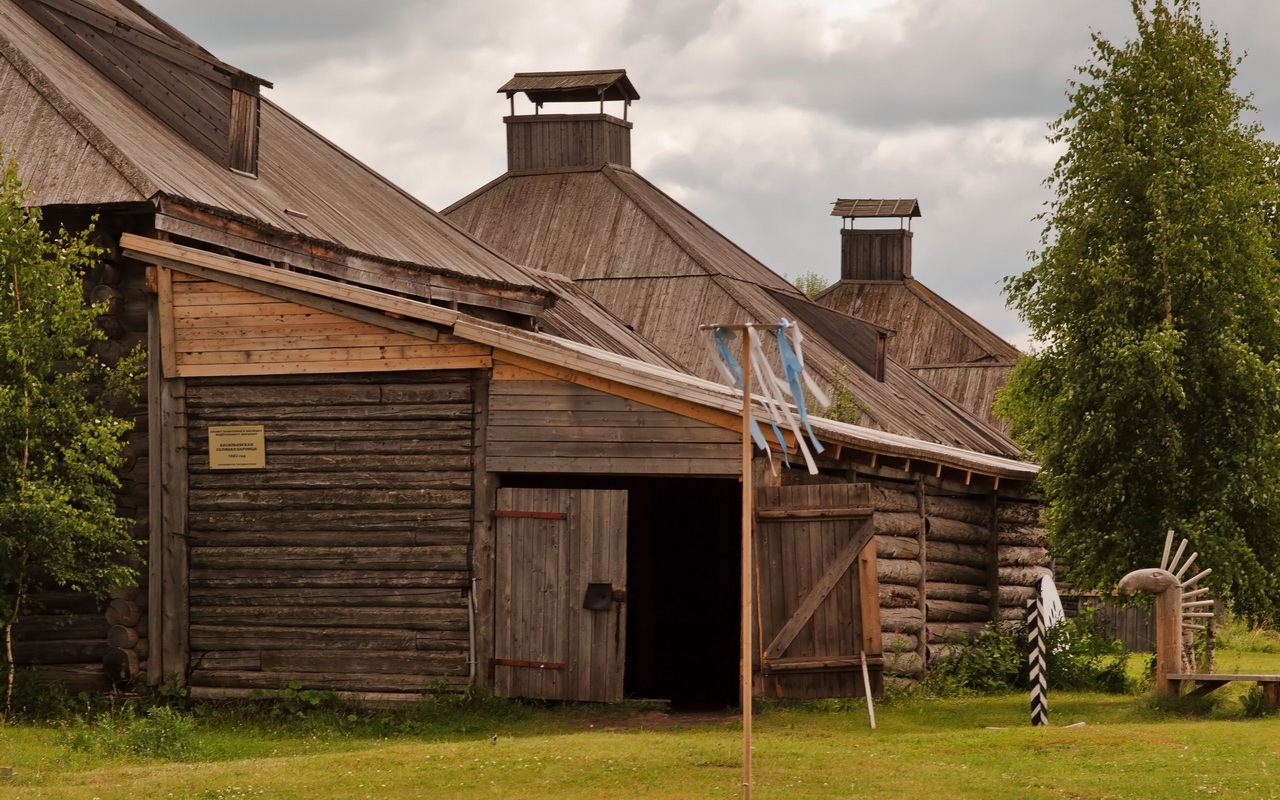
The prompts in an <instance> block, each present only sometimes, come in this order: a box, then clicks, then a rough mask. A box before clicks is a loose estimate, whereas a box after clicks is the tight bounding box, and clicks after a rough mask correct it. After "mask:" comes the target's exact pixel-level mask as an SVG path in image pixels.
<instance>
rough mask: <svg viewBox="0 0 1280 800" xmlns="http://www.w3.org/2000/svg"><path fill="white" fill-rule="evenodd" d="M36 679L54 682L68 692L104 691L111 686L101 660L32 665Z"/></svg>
mask: <svg viewBox="0 0 1280 800" xmlns="http://www.w3.org/2000/svg"><path fill="white" fill-rule="evenodd" d="M33 671H34V672H35V675H36V679H37V680H39V681H42V682H44V683H56V684H60V685H62V686H64V687H66V689H67V691H70V692H91V693H96V692H105V691H106V690H107V689H110V688H111V683H110V682H109V681H108V680H107V673H106V672H105V671H104V670H103V669H102V662H101V661H98V662H97V663H95V664H47V665H39V666H35V667H33Z"/></svg>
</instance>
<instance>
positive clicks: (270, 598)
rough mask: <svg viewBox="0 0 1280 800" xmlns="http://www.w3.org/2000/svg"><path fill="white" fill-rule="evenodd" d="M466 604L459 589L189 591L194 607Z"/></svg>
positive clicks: (407, 606) (456, 606)
mask: <svg viewBox="0 0 1280 800" xmlns="http://www.w3.org/2000/svg"><path fill="white" fill-rule="evenodd" d="M466 604H467V600H466V596H465V593H464V592H463V591H462V590H459V589H395V588H386V587H370V588H363V587H362V588H359V589H264V588H259V587H250V588H202V589H200V591H199V592H193V593H192V594H191V605H192V606H193V607H195V606H287V605H300V606H336V605H341V606H351V607H360V608H371V607H385V606H400V607H404V608H459V607H465V606H466Z"/></svg>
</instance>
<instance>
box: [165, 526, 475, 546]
mask: <svg viewBox="0 0 1280 800" xmlns="http://www.w3.org/2000/svg"><path fill="white" fill-rule="evenodd" d="M406 527H408V526H406ZM187 541H188V542H191V543H192V544H193V545H196V546H206V545H209V546H216V545H226V546H231V547H307V546H314V547H340V546H342V545H349V546H351V547H414V546H422V545H437V544H462V545H465V544H467V543H469V542H470V541H471V521H470V520H457V521H443V522H432V523H430V525H429V527H426V528H425V529H418V530H412V529H409V530H400V531H389V530H388V531H359V530H345V531H342V530H337V531H328V530H325V531H265V530H262V531H203V530H191V531H190V532H189V533H188V534H187Z"/></svg>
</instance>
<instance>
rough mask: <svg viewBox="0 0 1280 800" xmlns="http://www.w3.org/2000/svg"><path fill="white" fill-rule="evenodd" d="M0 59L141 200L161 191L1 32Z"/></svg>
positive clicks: (143, 171)
mask: <svg viewBox="0 0 1280 800" xmlns="http://www.w3.org/2000/svg"><path fill="white" fill-rule="evenodd" d="M0 55H3V56H4V57H5V59H6V60H8V62H9V63H10V64H12V65H13V67H14V69H16V70H17V71H18V73H19V74H20V75H22V77H23V78H25V79H26V81H27V83H29V84H31V86H32V88H34V89H35V90H36V91H37V92H39V93H40V96H41V97H43V98H44V99H45V101H47V102H48V103H49V105H51V106H53V109H54V110H55V111H57V112H58V114H59V115H60V116H61V117H62V118H63V119H65V120H66V121H67V124H69V125H70V126H71V127H72V128H74V129H75V131H76V133H78V134H80V135H81V136H83V137H84V138H85V141H87V142H88V143H89V146H90V147H92V148H93V149H94V150H97V151H98V154H99V155H101V156H102V157H103V158H104V159H105V160H106V162H107V163H108V164H110V165H111V166H112V167H113V168H114V169H115V170H116V172H118V173H120V177H122V178H124V180H125V182H126V183H128V184H129V185H130V186H132V187H133V188H134V190H135V191H137V192H138V194H139V195H140V198H139V199H141V200H148V199H150V198H152V197H153V196H155V194H156V193H157V192H159V191H160V189H159V187H158V186H157V185H156V184H155V183H153V182H152V181H151V179H150V178H149V177H148V175H147V174H146V171H145V170H143V169H142V167H140V166H138V165H137V164H136V163H134V162H133V161H132V160H131V159H130V158H129V157H128V156H126V155H125V154H124V152H122V151H121V150H120V148H118V147H116V145H115V144H114V143H113V142H112V141H111V139H110V137H108V136H107V135H106V134H105V133H103V132H102V129H101V128H99V127H98V126H96V125H94V124H93V123H92V122H90V121H89V118H88V117H86V116H85V115H84V113H83V112H82V111H81V110H80V109H79V108H78V107H77V106H76V104H75V103H72V102H71V101H70V100H69V99H67V96H66V95H65V94H63V93H62V91H61V90H60V89H59V88H58V87H57V86H56V85H54V83H53V81H52V80H50V79H49V76H47V75H45V74H44V73H43V72H41V71H40V69H39V68H38V67H36V65H35V64H32V63H31V61H30V60H29V59H28V58H27V57H26V56H25V55H23V54H22V51H21V50H19V49H18V48H17V47H16V46H14V44H13V42H12V41H11V40H10V39H9V37H7V36H5V35H4V33H2V32H0Z"/></svg>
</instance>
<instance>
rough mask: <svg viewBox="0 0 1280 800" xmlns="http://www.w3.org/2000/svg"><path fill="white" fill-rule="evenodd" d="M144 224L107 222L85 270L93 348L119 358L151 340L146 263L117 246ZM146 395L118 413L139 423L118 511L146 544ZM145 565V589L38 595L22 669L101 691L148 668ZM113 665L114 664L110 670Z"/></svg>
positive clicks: (19, 649) (19, 638) (21, 644)
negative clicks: (99, 307)
mask: <svg viewBox="0 0 1280 800" xmlns="http://www.w3.org/2000/svg"><path fill="white" fill-rule="evenodd" d="M44 223H45V225H46V227H48V228H50V229H52V230H55V231H56V229H57V228H58V227H63V228H66V229H67V230H83V229H84V228H86V227H87V226H88V224H89V219H88V218H87V217H85V216H79V215H74V214H64V215H60V214H58V213H56V212H53V213H47V214H46V215H45V219H44ZM131 224H133V225H136V224H138V221H136V220H133V221H130V220H127V219H124V220H122V219H121V218H118V217H117V218H107V219H104V220H102V221H100V222H99V224H98V225H97V228H96V230H95V232H94V234H93V236H92V238H91V241H92V242H93V244H95V245H96V246H98V247H100V248H102V250H103V253H104V254H103V256H102V257H101V258H100V259H99V261H98V263H97V264H96V265H95V266H94V267H93V268H92V269H91V270H89V272H88V273H87V274H86V275H85V281H84V289H85V298H86V300H88V301H90V302H93V303H102V304H105V306H106V310H105V313H103V314H102V315H101V316H100V317H98V320H97V326H98V328H99V330H101V331H102V332H103V334H104V335H105V336H106V339H105V340H104V341H98V342H93V343H92V344H91V345H90V350H91V352H92V353H93V354H94V355H96V356H98V357H100V358H102V359H103V360H104V361H106V362H108V363H114V362H115V361H117V360H118V359H120V358H121V357H122V356H124V355H125V354H127V353H129V352H130V351H131V350H133V349H134V348H135V347H137V346H139V345H143V344H144V343H145V341H146V332H147V305H148V294H147V291H146V282H145V270H144V267H143V265H141V264H138V263H134V262H130V261H127V260H122V259H119V258H117V257H116V256H115V248H114V244H115V242H116V241H118V240H119V235H120V233H121V232H122V231H123V230H126V229H127V228H128V227H129V226H130V225H131ZM146 409H147V400H146V396H145V393H144V395H143V396H142V397H141V398H139V400H138V402H137V403H134V404H127V403H118V404H116V405H115V406H113V410H114V411H115V412H116V413H117V414H119V415H121V416H122V417H125V418H126V419H129V420H131V421H132V422H133V424H134V428H133V430H132V431H131V432H130V433H129V434H128V437H127V438H126V440H125V447H124V451H123V456H124V464H123V465H122V466H121V468H120V471H119V473H118V474H119V477H120V488H119V489H118V490H117V491H116V513H117V514H118V515H120V516H121V517H123V518H124V519H126V520H129V521H130V530H131V533H132V535H133V537H134V538H135V539H137V540H138V541H140V542H145V541H146V539H147V533H148V502H147V501H148V484H149V481H148V470H149V461H148V455H147V445H148V425H147V413H146ZM129 561H130V563H131V564H132V565H133V566H135V567H137V568H138V569H139V575H138V580H139V582H140V583H139V586H135V587H122V588H120V589H118V590H117V591H115V592H113V593H112V595H111V597H110V598H107V599H103V600H98V599H96V598H94V597H91V596H89V595H87V594H83V593H78V592H69V591H60V590H52V591H48V592H42V593H40V594H37V595H36V596H34V597H33V598H32V600H33V602H32V604H31V611H32V613H31V614H30V615H27V616H26V618H25V620H24V621H23V622H21V623H20V624H19V625H18V626H17V629H16V630H15V632H14V640H15V647H14V660H15V662H16V663H17V665H18V666H19V667H20V668H33V669H34V670H35V673H36V675H37V676H38V677H39V678H40V679H41V680H47V681H53V682H57V683H61V684H63V685H65V686H66V687H67V688H68V689H70V690H71V691H73V692H74V691H98V690H103V689H106V688H108V687H109V685H110V683H111V680H112V679H115V680H118V681H119V682H121V683H123V684H125V685H128V684H130V683H131V682H132V681H133V680H134V679H135V678H136V677H137V676H138V675H139V671H140V669H141V668H142V667H144V666H145V663H146V659H147V655H148V650H147V644H148V643H147V637H146V620H147V617H146V613H147V592H146V570H145V568H143V560H142V558H140V557H138V558H130V559H129ZM104 667H106V669H104Z"/></svg>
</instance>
